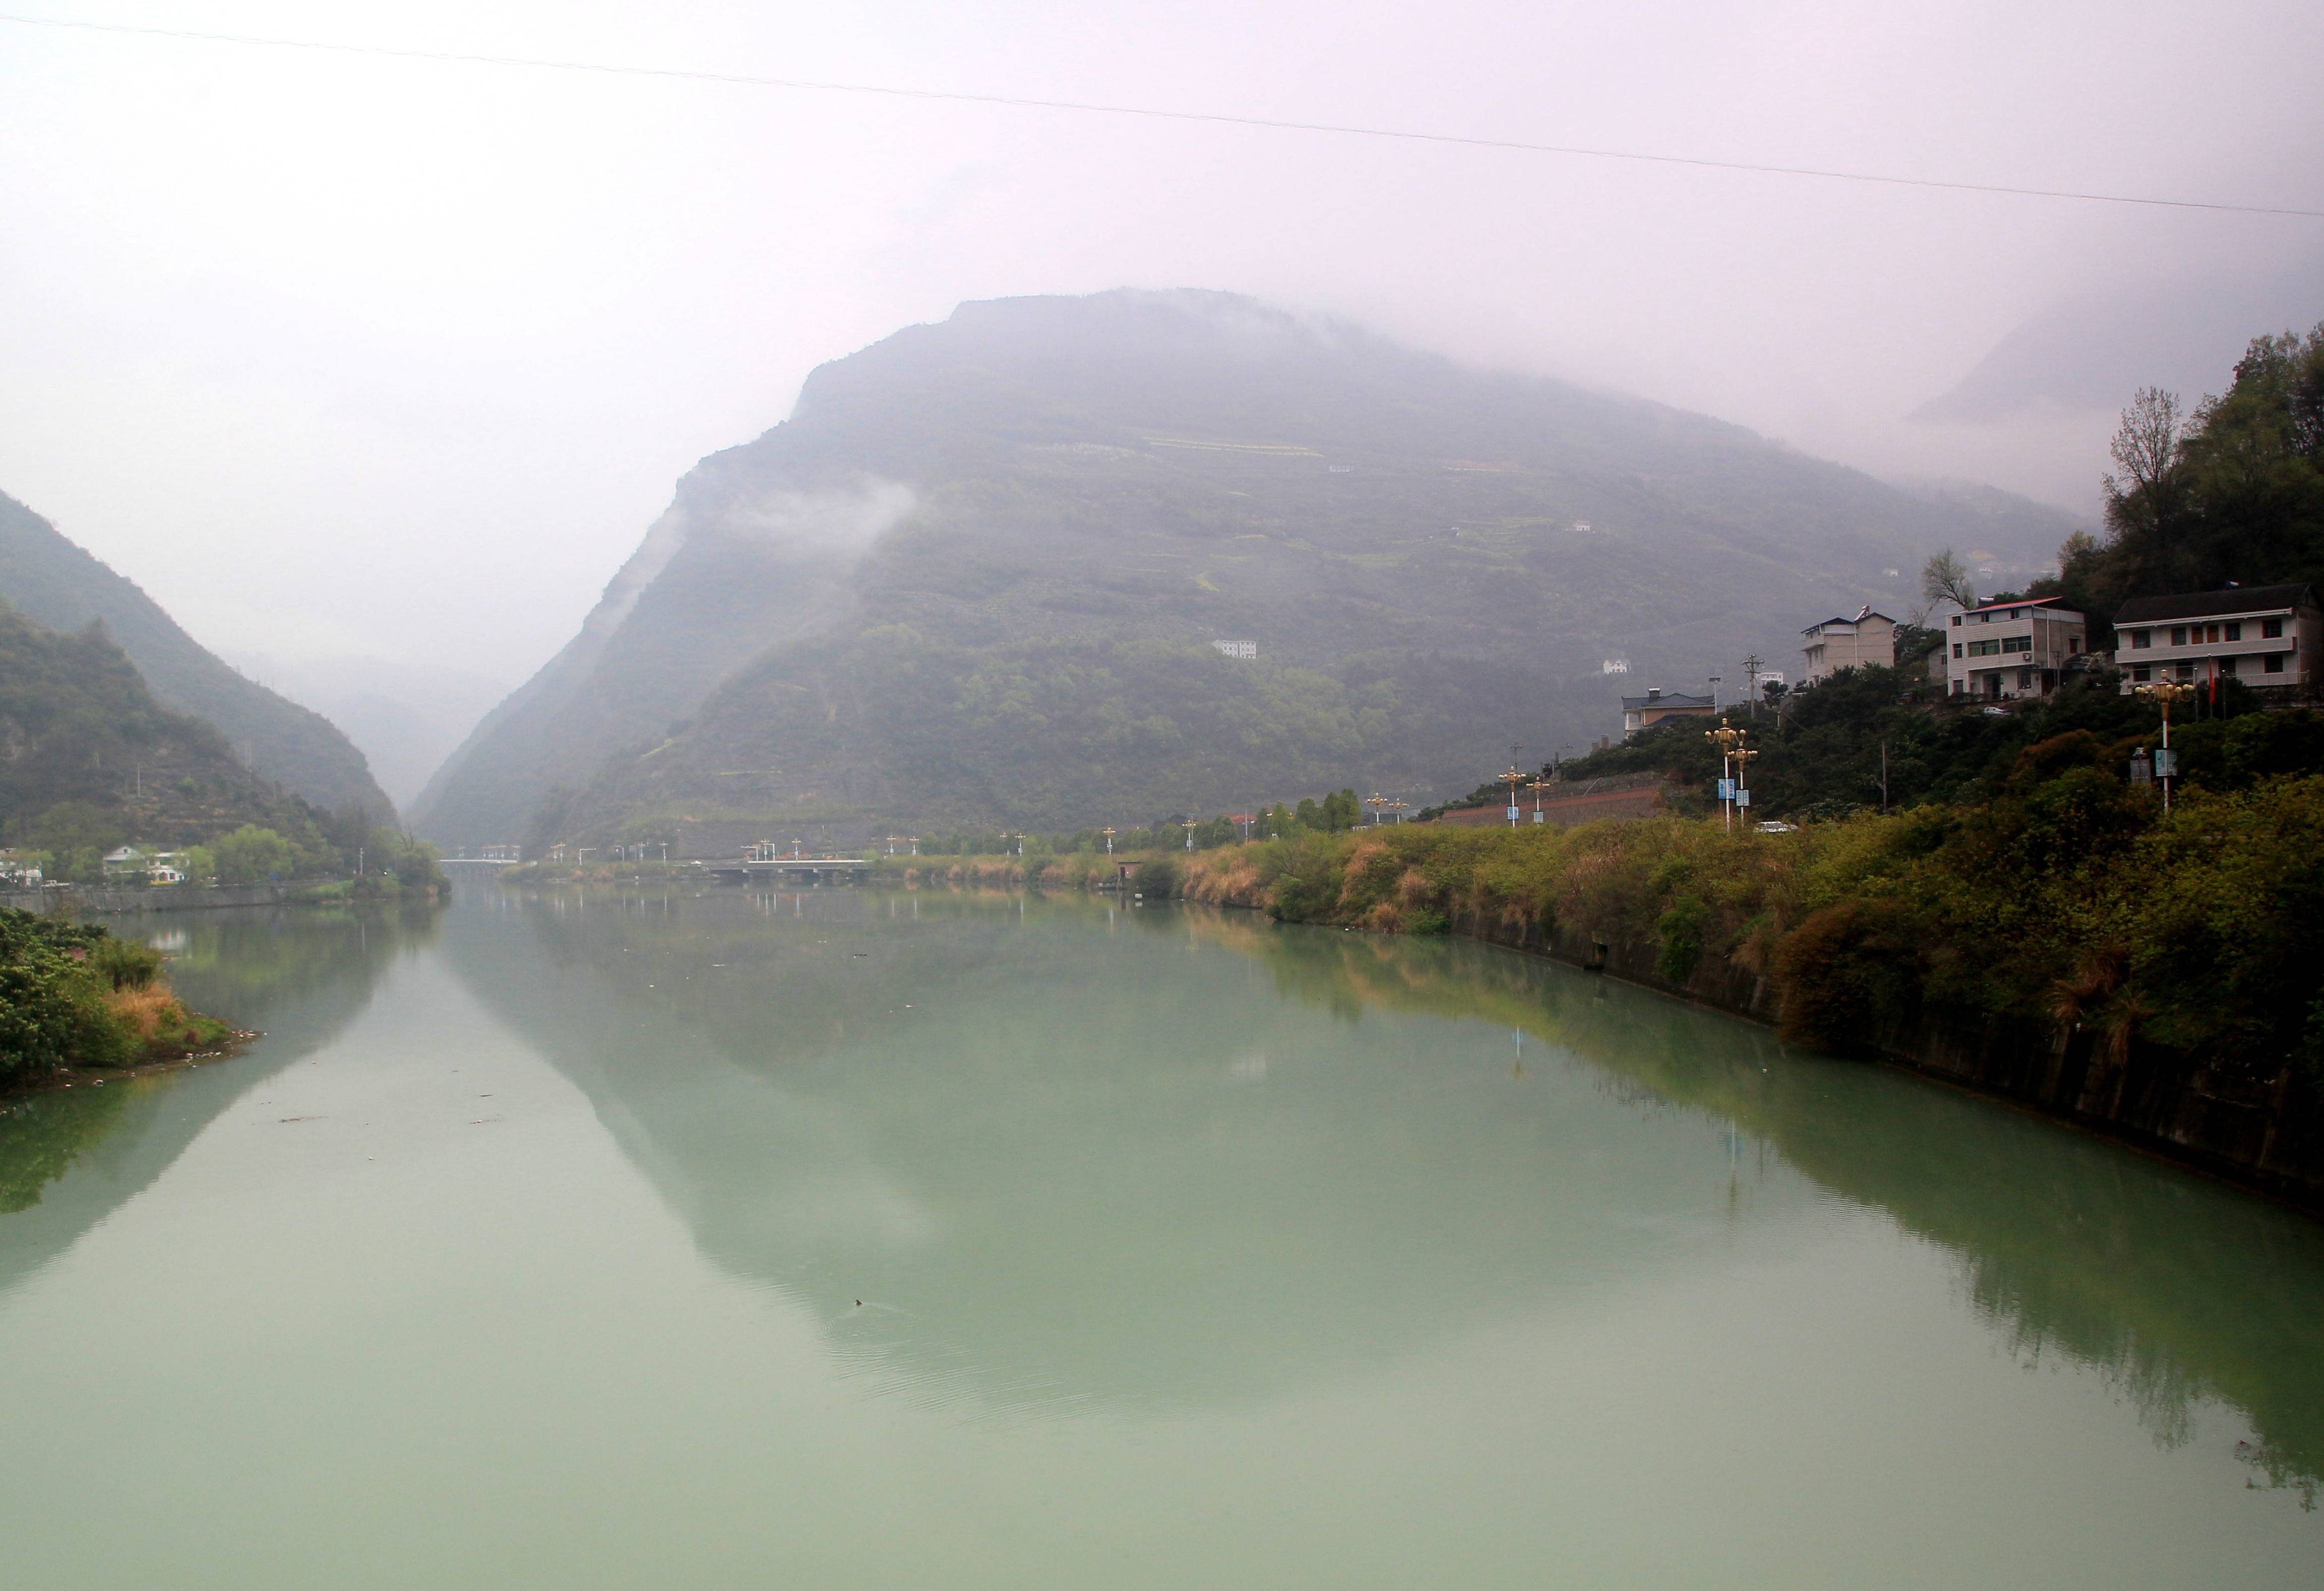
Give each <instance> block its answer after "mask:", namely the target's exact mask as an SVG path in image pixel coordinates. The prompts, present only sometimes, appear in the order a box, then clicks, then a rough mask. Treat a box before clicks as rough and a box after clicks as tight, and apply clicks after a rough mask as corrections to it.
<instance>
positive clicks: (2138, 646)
mask: <svg viewBox="0 0 2324 1591" xmlns="http://www.w3.org/2000/svg"><path fill="white" fill-rule="evenodd" d="M2153 644H2154V632H2153V630H2132V631H2131V632H2130V649H2131V650H2132V651H2134V652H2143V651H2144V650H2146V648H2149V647H2151V646H2153Z"/></svg>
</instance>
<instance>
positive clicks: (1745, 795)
mask: <svg viewBox="0 0 2324 1591" xmlns="http://www.w3.org/2000/svg"><path fill="white" fill-rule="evenodd" d="M1735 805H1738V806H1748V805H1751V792H1750V791H1748V790H1738V791H1736V792H1735Z"/></svg>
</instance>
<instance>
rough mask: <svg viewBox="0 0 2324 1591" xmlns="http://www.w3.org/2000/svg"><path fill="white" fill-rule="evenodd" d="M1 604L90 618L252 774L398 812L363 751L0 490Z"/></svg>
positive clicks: (50, 616)
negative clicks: (239, 667)
mask: <svg viewBox="0 0 2324 1591" xmlns="http://www.w3.org/2000/svg"><path fill="white" fill-rule="evenodd" d="M0 598H5V600H6V601H8V602H12V603H14V605H15V606H16V608H17V609H18V610H19V611H20V612H23V614H24V615H25V617H27V618H29V619H32V621H35V622H36V623H39V624H42V625H45V626H46V627H47V628H49V629H51V630H62V631H66V632H69V633H70V632H77V631H78V630H82V629H84V628H86V627H87V626H88V624H89V623H90V622H91V621H98V620H101V621H104V624H105V628H106V633H107V634H108V635H109V636H110V637H111V638H112V639H113V640H114V641H115V642H116V643H118V645H119V646H120V648H121V650H122V651H123V652H124V653H126V654H127V655H128V657H129V660H130V661H131V662H132V663H134V664H135V665H136V667H137V672H138V673H139V674H141V675H143V676H144V682H145V685H147V687H149V688H150V689H151V690H152V693H153V696H154V698H155V700H156V701H158V702H159V703H160V704H161V705H162V706H164V707H167V708H170V709H171V710H173V711H175V712H178V713H189V714H191V715H192V716H194V717H196V718H199V719H202V720H204V721H206V722H208V723H210V724H213V725H215V726H216V727H217V730H218V731H219V732H220V733H222V734H223V735H224V736H225V737H226V740H227V741H228V742H229V743H230V744H231V745H232V747H233V749H234V751H235V755H236V756H238V757H239V758H240V759H242V761H243V762H244V764H246V765H247V766H248V767H249V768H250V769H251V770H252V771H253V772H255V773H258V774H261V775H263V776H264V777H267V778H269V779H272V780H274V781H275V782H276V783H278V784H280V785H281V786H284V787H285V788H286V789H289V790H291V791H293V792H295V793H296V794H298V795H300V796H304V797H306V799H308V800H309V801H311V802H313V803H315V804H316V805H318V806H322V807H326V808H329V809H333V810H337V809H340V808H345V807H351V806H359V807H362V808H363V809H364V811H365V813H366V814H369V815H370V816H372V817H374V818H377V819H386V818H390V817H392V814H393V813H394V807H393V806H392V805H391V804H390V802H389V801H388V799H387V797H386V796H385V795H383V793H382V792H381V790H380V787H379V786H378V784H377V783H376V782H375V781H374V779H373V778H372V777H371V769H370V768H368V767H367V766H366V765H365V763H364V755H363V753H362V752H360V751H358V750H355V746H354V744H353V743H352V742H350V741H349V740H348V739H347V738H346V736H345V735H343V734H341V733H340V732H339V731H338V730H337V728H336V727H334V726H333V725H332V723H331V722H330V721H329V720H328V719H327V718H324V717H323V716H322V715H321V714H320V713H310V712H309V711H308V710H307V709H306V708H304V707H301V706H299V705H298V704H295V703H291V702H286V701H284V700H283V699H282V698H281V696H278V695H276V694H274V693H273V692H272V691H270V690H268V689H267V688H266V687H265V686H263V685H256V684H254V683H253V682H252V681H250V680H247V679H244V677H243V676H241V675H239V674H237V673H235V670H234V669H232V668H231V667H227V666H226V664H225V663H224V662H222V661H221V660H220V659H219V658H217V657H216V656H214V655H213V654H211V653H210V652H209V651H208V650H207V649H206V648H203V646H202V645H201V643H199V642H198V641H197V640H195V639H194V638H193V637H191V636H189V635H188V634H187V633H186V632H185V631H184V630H181V629H180V628H179V626H178V622H177V621H175V620H174V619H171V617H170V615H169V614H167V613H165V612H162V611H161V607H160V605H159V604H157V603H156V602H154V601H153V599H152V598H151V597H149V596H147V595H146V594H145V593H143V591H141V590H139V589H138V588H137V586H136V585H135V584H134V583H133V582H131V581H129V580H127V579H125V578H124V577H123V576H121V575H117V574H115V572H114V571H113V570H112V569H110V568H108V567H106V566H105V565H104V564H102V563H100V562H98V561H97V559H96V558H94V557H92V556H89V555H88V553H87V552H86V551H84V550H83V549H81V548H80V547H77V546H75V545H74V544H73V543H72V542H70V541H69V540H67V539H66V538H64V537H63V536H62V535H60V534H59V533H58V531H57V529H56V528H55V527H54V526H53V525H51V524H50V523H49V522H48V521H47V520H44V519H42V518H41V516H40V515H38V514H36V513H34V512H32V510H30V509H28V508H26V507H25V506H24V505H23V503H21V502H18V501H16V500H15V499H14V498H12V497H9V496H7V495H5V493H0Z"/></svg>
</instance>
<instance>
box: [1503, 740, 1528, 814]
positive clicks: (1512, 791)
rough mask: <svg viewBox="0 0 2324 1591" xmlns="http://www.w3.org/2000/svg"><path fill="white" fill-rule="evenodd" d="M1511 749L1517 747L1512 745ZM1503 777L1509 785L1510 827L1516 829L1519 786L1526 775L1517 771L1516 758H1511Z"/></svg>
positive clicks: (1523, 781) (1513, 749)
mask: <svg viewBox="0 0 2324 1591" xmlns="http://www.w3.org/2000/svg"><path fill="white" fill-rule="evenodd" d="M1509 750H1512V751H1515V750H1517V748H1516V747H1515V746H1512V747H1510V748H1509ZM1501 777H1502V778H1503V779H1505V780H1507V781H1508V786H1509V810H1508V819H1509V827H1510V828H1512V829H1514V828H1516V827H1517V786H1519V785H1522V784H1523V783H1525V775H1523V774H1522V773H1519V772H1518V771H1517V759H1515V758H1511V759H1509V771H1508V772H1507V773H1505V774H1503V775H1502V776H1501Z"/></svg>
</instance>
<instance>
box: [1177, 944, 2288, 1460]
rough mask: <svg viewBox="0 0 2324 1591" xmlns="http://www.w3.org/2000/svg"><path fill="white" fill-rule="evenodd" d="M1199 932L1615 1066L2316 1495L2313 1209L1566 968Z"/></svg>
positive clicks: (1983, 1307) (1292, 986)
mask: <svg viewBox="0 0 2324 1591" xmlns="http://www.w3.org/2000/svg"><path fill="white" fill-rule="evenodd" d="M1193 931H1194V933H1197V934H1198V935H1200V936H1201V937H1202V938H1203V940H1204V941H1205V942H1206V943H1214V944H1220V945H1224V946H1229V947H1231V948H1234V949H1236V950H1238V951H1240V952H1242V953H1244V954H1246V955H1249V956H1250V957H1251V958H1253V959H1254V960H1255V961H1258V962H1259V963H1260V964H1262V965H1264V966H1266V967H1267V968H1268V970H1269V971H1270V972H1271V973H1272V974H1273V976H1274V979H1275V981H1276V984H1277V988H1279V989H1283V990H1284V991H1285V992H1286V994H1290V995H1293V996H1295V997H1296V998H1301V999H1303V1000H1305V1001H1307V1002H1309V1003H1311V1004H1313V1005H1315V1006H1319V1007H1323V1008H1326V1009H1330V1010H1333V1011H1335V1012H1338V1013H1342V1014H1346V1013H1349V1012H1351V1011H1356V1010H1377V1011H1382V1012H1428V1013H1433V1014H1438V1015H1456V1014H1468V1015H1472V1016H1480V1017H1484V1018H1486V1019H1489V1020H1491V1021H1494V1022H1499V1023H1507V1024H1508V1025H1512V1026H1514V1027H1516V1028H1517V1029H1519V1030H1520V1031H1523V1032H1526V1033H1529V1034H1533V1035H1537V1036H1538V1037H1539V1038H1541V1039H1542V1040H1544V1041H1545V1042H1547V1043H1550V1044H1555V1045H1557V1046H1559V1047H1561V1048H1563V1050H1565V1051H1567V1052H1570V1053H1573V1054H1577V1055H1580V1056H1583V1057H1585V1058H1587V1059H1588V1060H1589V1061H1590V1062H1592V1063H1594V1064H1595V1065H1597V1066H1599V1067H1601V1068H1603V1069H1604V1071H1605V1073H1606V1075H1607V1076H1608V1078H1609V1079H1610V1080H1618V1081H1619V1082H1620V1083H1622V1084H1623V1085H1626V1086H1628V1087H1630V1088H1632V1089H1635V1090H1636V1096H1635V1097H1637V1098H1639V1099H1653V1100H1663V1101H1669V1102H1672V1103H1675V1104H1683V1105H1686V1106H1691V1107H1695V1108H1701V1109H1703V1110H1705V1111H1708V1112H1711V1113H1714V1114H1716V1115H1717V1116H1720V1117H1724V1118H1725V1119H1727V1120H1729V1121H1731V1122H1733V1123H1734V1124H1735V1125H1736V1127H1738V1129H1739V1130H1740V1131H1742V1132H1745V1133H1748V1134H1749V1135H1751V1136H1754V1137H1755V1138H1757V1140H1759V1141H1760V1142H1762V1143H1764V1144H1766V1145H1770V1146H1772V1147H1773V1148H1774V1149H1775V1150H1776V1151H1778V1152H1780V1153H1781V1154H1782V1155H1783V1156H1784V1159H1785V1161H1786V1162H1788V1163H1790V1164H1791V1165H1793V1166H1795V1167H1797V1168H1798V1169H1799V1170H1800V1171H1802V1172H1804V1173H1806V1174H1807V1175H1809V1176H1811V1177H1812V1178H1814V1179H1815V1180H1816V1181H1817V1182H1820V1183H1821V1184H1822V1185H1823V1186H1825V1187H1827V1188H1830V1189H1831V1190H1833V1191H1836V1192H1839V1193H1841V1194H1844V1195H1846V1196H1847V1197H1849V1198H1850V1199H1853V1200H1858V1201H1860V1202H1862V1203H1864V1204H1867V1205H1870V1206H1875V1207H1877V1208H1879V1209H1885V1210H1886V1211H1887V1212H1889V1213H1890V1214H1891V1215H1893V1216H1894V1217H1895V1219H1897V1220H1898V1221H1899V1222H1900V1223H1901V1224H1902V1225H1903V1226H1904V1228H1906V1229H1908V1230H1910V1231H1912V1232H1914V1233H1915V1234H1917V1235H1919V1236H1921V1237H1926V1238H1928V1239H1930V1240H1932V1241H1933V1242H1936V1243H1939V1244H1941V1245H1943V1246H1945V1247H1946V1248H1948V1249H1950V1251H1951V1252H1952V1253H1954V1254H1955V1255H1958V1256H1959V1259H1960V1265H1961V1267H1962V1282H1963V1288H1964V1291H1965V1292H1966V1293H1967V1295H1968V1297H1969V1300H1970V1301H1971V1302H1972V1303H1973V1305H1974V1307H1976V1308H1977V1309H1978V1310H1979V1311H1982V1312H1983V1313H1984V1314H1986V1315H1987V1318H1989V1319H1990V1320H1992V1321H1993V1322H1994V1324H1995V1327H1996V1329H1997V1330H1998V1331H1999V1332H2000V1333H2001V1334H2002V1336H2003V1338H2005V1340H2006V1342H2007V1343H2008V1345H2009V1347H2010V1348H2011V1350H2012V1351H2013V1352H2014V1353H2015V1354H2016V1355H2017V1356H2019V1357H2020V1358H2021V1359H2022V1360H2023V1361H2024V1362H2025V1363H2027V1364H2029V1365H2032V1364H2037V1363H2039V1362H2041V1361H2042V1360H2043V1358H2044V1357H2045V1356H2052V1355H2063V1356H2068V1357H2070V1358H2071V1359H2074V1360H2077V1361H2080V1362H2082V1363H2086V1364H2089V1365H2091V1366H2097V1367H2098V1368H2099V1369H2101V1370H2102V1371H2104V1372H2105V1373H2106V1374H2107V1376H2108V1377H2109V1378H2110V1379H2111V1380H2112V1382H2113V1383H2114V1384H2115V1385H2116V1388H2117V1389H2118V1390H2119V1391H2120V1393H2122V1395H2123V1396H2125V1397H2126V1399H2128V1400H2129V1401H2130V1402H2132V1403H2133V1404H2134V1405H2135V1407H2136V1408H2137V1409H2138V1411H2139V1413H2140V1417H2141V1419H2142V1421H2144V1423H2145V1425H2146V1426H2147V1428H2148V1429H2149V1430H2152V1431H2153V1433H2154V1434H2155V1436H2156V1438H2157V1439H2159V1440H2162V1441H2163V1442H2165V1443H2166V1444H2170V1443H2176V1442H2178V1441H2181V1440H2183V1439H2185V1437H2186V1434H2187V1432H2188V1430H2189V1429H2190V1418H2191V1412H2192V1410H2193V1409H2194V1407H2195V1406H2196V1404H2197V1403H2198V1402H2199V1401H2200V1400H2203V1399H2207V1398H2216V1399H2219V1400H2221V1401H2224V1402H2229V1403H2232V1404H2234V1405H2236V1407H2238V1408H2240V1409H2242V1410H2243V1411H2244V1412H2246V1414H2247V1415H2248V1416H2249V1417H2250V1419H2251V1421H2252V1422H2253V1424H2254V1425H2255V1427H2256V1428H2257V1430H2259V1431H2260V1432H2261V1433H2262V1434H2263V1436H2264V1445H2262V1446H2261V1447H2260V1448H2258V1450H2256V1451H2255V1452H2252V1453H2250V1454H2249V1455H2248V1456H2249V1457H2250V1458H2251V1459H2252V1461H2253V1462H2254V1463H2255V1465H2256V1466H2257V1467H2259V1468H2260V1469H2261V1470H2262V1471H2263V1472H2264V1473H2265V1474H2266V1475H2267V1476H2268V1477H2269V1478H2270V1480H2271V1481H2272V1482H2273V1484H2276V1485H2291V1486H2294V1487H2297V1488H2298V1489H2300V1490H2301V1492H2302V1493H2303V1494H2304V1497H2305V1500H2306V1501H2307V1502H2308V1503H2309V1504H2311V1505H2312V1504H2313V1502H2314V1499H2315V1494H2316V1492H2317V1489H2318V1485H2319V1476H2324V1375H2319V1369H2318V1365H2317V1359H2316V1341H2317V1337H2316V1326H2315V1322H2316V1320H2317V1317H2318V1310H2319V1306H2324V1233H2319V1228H2318V1227H2317V1225H2316V1223H2315V1222H2314V1220H2313V1219H2310V1218H2309V1217H2307V1216H2304V1215H2301V1214H2298V1213H2295V1212H2292V1211H2290V1210H2287V1209H2282V1208H2280V1207H2278V1206H2276V1205H2274V1204H2273V1203H2270V1202H2268V1201H2266V1200H2262V1199H2259V1198H2257V1197H2255V1196H2250V1195H2246V1194H2244V1193H2241V1192H2239V1191H2234V1190H2231V1189H2227V1188H2225V1187H2221V1186H2219V1185H2217V1184H2215V1183H2213V1182H2210V1181H2209V1180H2208V1179H2205V1178H2202V1177H2199V1176H2197V1175H2196V1174H2194V1173H2189V1172H2184V1171H2181V1170H2178V1169H2176V1168H2173V1167H2171V1166H2167V1165H2164V1164H2162V1163H2157V1162H2154V1161H2152V1160H2150V1159H2147V1158H2145V1157H2144V1156H2142V1155H2138V1154H2133V1153H2131V1152H2130V1151H2127V1150H2126V1149H2123V1148H2121V1147H2119V1146H2117V1145H2111V1144H2107V1143H2103V1142H2101V1141H2099V1140H2098V1139H2096V1138H2093V1137H2090V1136H2086V1135H2083V1134H2080V1133H2078V1132H2074V1131H2071V1130H2069V1129H2067V1128H2065V1127H2061V1126H2060V1125H2058V1124H2056V1123H2053V1122H2050V1121H2046V1120H2043V1119H2041V1118H2039V1117H2034V1116H2032V1115H2030V1114H2028V1113H2024V1112H2022V1111H2018V1110H2015V1109H2014V1108H2006V1107H2004V1106H2001V1105H1998V1104H1995V1103H1992V1102H1988V1101H1984V1100H1979V1099H1970V1098H1968V1097H1965V1096H1963V1095H1960V1094H1958V1093H1955V1092H1953V1091H1951V1090H1948V1089H1945V1088H1942V1087H1940V1086H1937V1085H1934V1084H1931V1083H1926V1082H1923V1081H1920V1080H1917V1079H1913V1078H1908V1077H1904V1076H1901V1075H1899V1074H1897V1073H1895V1072H1893V1071H1886V1070H1885V1069H1881V1068H1877V1067H1867V1066H1860V1065H1854V1064H1849V1063H1846V1062H1831V1061H1828V1060H1824V1059H1821V1058H1816V1057H1809V1056H1782V1057H1781V1059H1780V1061H1779V1062H1778V1061H1775V1060H1771V1059H1770V1057H1771V1056H1772V1055H1778V1054H1780V1046H1777V1045H1775V1044H1774V1043H1773V1041H1772V1040H1770V1039H1769V1038H1767V1037H1766V1035H1761V1034H1759V1033H1757V1032H1756V1031H1754V1030H1750V1029H1748V1028H1743V1027H1741V1026H1740V1025H1738V1024H1731V1023H1728V1022H1726V1021H1724V1020H1722V1019H1720V1018H1717V1017H1712V1016H1707V1015H1705V1014H1703V1013H1701V1012H1696V1011H1693V1010H1691V1009H1689V1008H1688V1007H1683V1006H1681V1005H1678V1004H1676V1003H1675V1002H1672V1001H1668V1000H1664V999H1661V998H1656V997H1654V996H1651V995H1647V994H1646V993H1644V992H1642V991H1639V990H1636V989H1628V988H1626V987H1623V986H1621V985H1618V984H1613V983H1609V981H1607V980H1605V979H1591V978H1589V977H1588V976H1587V975H1583V974H1575V973H1573V972H1572V971H1571V970H1567V969H1563V968H1558V967H1553V966H1545V965H1543V964H1541V963H1537V962H1534V961H1526V960H1525V959H1523V958H1519V957H1516V956H1511V955H1507V954H1502V953H1499V952H1493V951H1490V950H1487V949H1485V948H1483V947H1480V946H1475V945H1468V944H1462V943H1446V942H1435V943H1430V942H1425V941H1410V940H1383V939H1379V938H1373V937H1369V936H1362V935H1352V934H1329V933H1282V932H1280V931H1277V930H1275V929H1273V928H1271V927H1269V926H1268V925H1263V924H1257V923H1255V922H1254V921H1253V920H1252V919H1250V918H1249V917H1248V916H1239V915H1227V914H1201V915H1196V916H1195V917H1194V919H1193Z"/></svg>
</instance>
